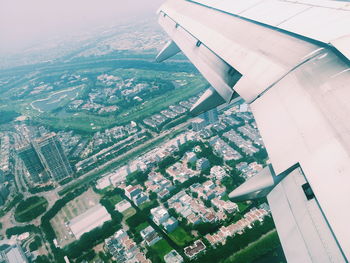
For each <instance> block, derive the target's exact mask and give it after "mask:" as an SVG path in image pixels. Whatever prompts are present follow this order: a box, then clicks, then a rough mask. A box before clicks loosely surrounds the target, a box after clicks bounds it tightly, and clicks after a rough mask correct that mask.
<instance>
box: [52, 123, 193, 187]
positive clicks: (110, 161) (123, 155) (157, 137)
mask: <svg viewBox="0 0 350 263" xmlns="http://www.w3.org/2000/svg"><path fill="white" fill-rule="evenodd" d="M190 121H191V120H188V121H187V122H184V123H181V124H179V125H177V126H175V127H173V128H172V129H170V130H167V131H164V132H162V133H160V134H157V136H156V137H153V138H152V139H150V140H148V141H147V142H145V143H143V144H140V145H138V146H136V147H134V148H132V149H131V150H129V151H127V152H125V153H123V154H121V155H119V156H117V157H115V158H113V159H111V160H109V161H107V162H106V163H104V164H102V165H100V166H99V167H97V168H94V169H93V170H91V171H89V172H87V173H86V174H84V175H82V176H80V177H79V178H78V180H79V181H81V182H82V183H83V182H84V180H83V179H84V178H86V177H88V176H91V175H94V174H96V173H98V172H100V171H101V170H102V169H104V168H106V167H108V166H110V165H112V164H113V163H116V162H118V161H120V160H122V159H123V158H124V157H127V156H128V155H131V154H133V153H135V152H137V151H138V150H140V149H142V148H147V150H146V151H149V149H148V146H151V145H152V144H153V143H154V142H156V141H158V140H161V139H163V138H164V137H166V136H168V135H169V134H171V133H173V132H175V131H179V130H182V129H184V128H185V127H186V126H187V125H188V124H189V123H190ZM154 146H156V145H154ZM76 182H77V180H74V181H71V182H69V183H67V184H66V185H64V186H63V187H57V188H56V189H54V190H51V191H50V192H56V194H57V193H58V192H59V191H61V190H62V188H66V187H68V186H70V185H72V184H75V183H76Z"/></svg>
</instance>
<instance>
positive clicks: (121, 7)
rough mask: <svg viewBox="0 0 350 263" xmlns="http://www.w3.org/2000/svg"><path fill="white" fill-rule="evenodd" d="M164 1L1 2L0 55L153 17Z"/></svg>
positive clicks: (13, 0) (72, 0) (64, 0)
mask: <svg viewBox="0 0 350 263" xmlns="http://www.w3.org/2000/svg"><path fill="white" fill-rule="evenodd" d="M162 2H164V0H0V53H4V52H5V53H6V52H9V53H13V52H16V51H19V50H21V49H23V48H25V47H27V46H28V45H30V44H33V43H35V42H38V41H42V40H45V39H48V38H52V37H55V36H64V35H67V34H74V32H79V31H80V32H81V31H84V30H87V29H89V28H91V27H98V26H102V25H108V24H110V25H112V24H117V23H128V22H132V21H136V20H138V19H143V18H146V17H151V16H156V14H155V13H156V10H157V9H158V7H159V6H160V5H161V3H162Z"/></svg>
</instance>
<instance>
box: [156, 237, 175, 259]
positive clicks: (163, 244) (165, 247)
mask: <svg viewBox="0 0 350 263" xmlns="http://www.w3.org/2000/svg"><path fill="white" fill-rule="evenodd" d="M150 249H151V250H152V252H153V253H154V254H156V255H157V256H158V257H159V258H160V259H161V261H162V262H164V256H165V255H166V254H168V253H169V252H170V251H171V250H173V248H172V247H171V246H170V245H169V243H168V242H167V241H166V240H164V239H162V240H160V241H158V242H157V243H155V244H154V245H153V246H151V247H150Z"/></svg>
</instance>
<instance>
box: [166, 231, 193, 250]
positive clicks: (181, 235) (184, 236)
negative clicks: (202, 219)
mask: <svg viewBox="0 0 350 263" xmlns="http://www.w3.org/2000/svg"><path fill="white" fill-rule="evenodd" d="M168 236H169V237H170V238H171V239H172V240H173V241H174V242H175V243H176V244H177V245H179V246H180V247H183V246H185V245H187V244H188V243H190V242H192V241H193V238H192V237H191V235H190V234H188V233H187V232H186V231H185V230H184V229H183V228H182V227H178V228H176V229H175V230H174V231H173V232H171V233H169V234H168Z"/></svg>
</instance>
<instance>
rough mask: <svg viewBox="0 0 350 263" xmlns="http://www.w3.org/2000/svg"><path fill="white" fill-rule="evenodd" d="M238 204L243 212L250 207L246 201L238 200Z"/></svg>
mask: <svg viewBox="0 0 350 263" xmlns="http://www.w3.org/2000/svg"><path fill="white" fill-rule="evenodd" d="M237 205H238V209H239V211H240V212H241V213H243V212H244V211H245V210H246V209H247V208H248V207H249V204H247V203H246V202H238V203H237Z"/></svg>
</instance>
